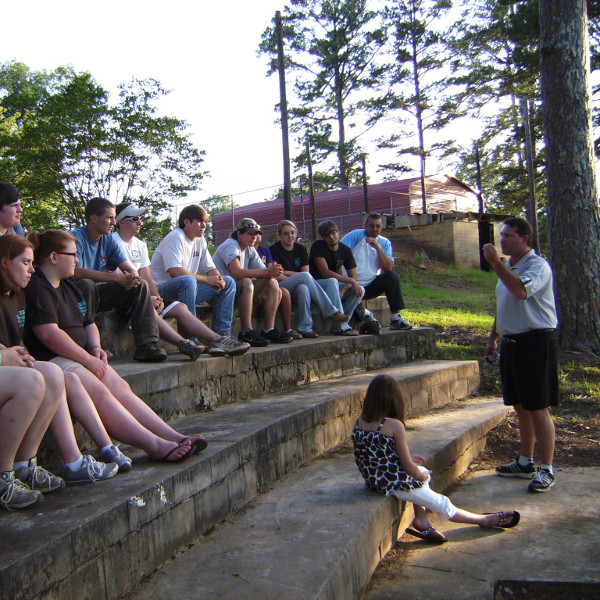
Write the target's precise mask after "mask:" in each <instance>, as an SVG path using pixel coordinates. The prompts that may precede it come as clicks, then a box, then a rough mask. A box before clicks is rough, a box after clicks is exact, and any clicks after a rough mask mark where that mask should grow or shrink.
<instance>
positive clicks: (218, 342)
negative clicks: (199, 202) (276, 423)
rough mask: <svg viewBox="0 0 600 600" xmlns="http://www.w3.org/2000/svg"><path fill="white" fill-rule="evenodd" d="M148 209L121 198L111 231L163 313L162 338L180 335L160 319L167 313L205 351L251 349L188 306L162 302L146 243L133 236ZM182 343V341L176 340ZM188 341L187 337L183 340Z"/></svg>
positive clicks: (234, 352) (230, 352)
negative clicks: (218, 330) (213, 328)
mask: <svg viewBox="0 0 600 600" xmlns="http://www.w3.org/2000/svg"><path fill="white" fill-rule="evenodd" d="M147 212H148V209H146V208H138V207H137V206H135V205H134V204H132V203H130V202H123V203H121V204H119V205H117V207H116V213H117V216H116V226H117V231H115V232H114V233H113V234H112V235H113V238H114V239H115V241H116V242H117V243H118V244H119V245H120V246H121V248H122V249H123V251H124V252H125V253H126V254H127V256H128V257H129V261H130V262H131V264H132V265H133V266H134V267H135V268H136V269H137V271H138V273H139V274H140V276H141V278H142V279H144V280H145V281H146V282H147V283H148V287H149V288H150V293H151V295H152V300H153V303H154V306H155V308H156V310H157V312H158V313H159V314H160V316H161V317H162V318H161V319H159V326H158V328H159V332H160V335H161V337H162V338H163V339H166V340H167V341H171V340H170V338H172V337H174V336H176V337H177V338H179V336H178V335H177V334H176V333H175V332H174V331H173V329H172V328H171V327H170V326H169V325H168V324H167V323H165V322H164V321H163V318H165V317H169V318H173V319H175V320H176V321H177V322H178V324H180V325H181V326H182V328H183V329H184V330H185V332H187V334H188V335H192V336H194V337H195V338H197V339H198V340H200V341H201V342H203V343H205V344H207V345H208V353H209V354H210V355H212V356H225V355H229V356H236V355H238V354H244V353H245V352H247V351H248V350H249V349H250V344H246V343H244V342H238V341H237V340H235V339H233V338H230V337H225V336H221V335H219V334H217V333H215V332H214V331H211V330H210V329H209V328H208V327H207V326H206V325H204V323H202V321H200V320H199V319H198V318H196V316H195V315H193V314H192V313H191V312H190V311H189V309H188V307H187V306H186V305H185V304H183V303H181V302H179V301H178V300H175V301H173V302H171V303H169V304H168V305H167V306H165V303H164V301H163V299H162V298H161V296H160V293H159V291H158V288H157V286H156V283H155V281H154V279H152V274H151V273H150V258H149V256H148V246H147V245H146V243H145V242H143V241H142V240H140V239H139V238H138V237H136V236H137V235H138V234H139V233H140V230H141V228H142V217H143V215H145V214H146V213H147ZM176 343H177V345H178V346H181V345H182V343H178V341H177V340H176ZM186 343H187V344H190V342H189V341H185V342H183V344H186Z"/></svg>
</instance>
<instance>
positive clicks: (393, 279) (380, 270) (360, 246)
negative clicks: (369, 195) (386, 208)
mask: <svg viewBox="0 0 600 600" xmlns="http://www.w3.org/2000/svg"><path fill="white" fill-rule="evenodd" d="M382 229H383V221H382V219H381V215H379V214H377V213H371V214H370V215H369V216H368V217H367V221H366V223H365V228H364V229H355V230H354V231H351V232H350V233H347V234H346V235H345V236H344V237H343V238H342V243H343V244H346V246H349V247H350V248H351V249H352V254H353V255H354V260H355V261H356V276H357V279H358V283H359V284H360V285H362V286H363V287H364V288H365V295H364V297H363V300H369V299H370V298H377V296H381V295H382V294H385V297H386V298H387V301H388V305H389V307H390V312H391V313H392V317H391V320H390V329H412V325H411V324H410V323H409V322H408V321H407V320H406V319H404V318H403V317H402V315H401V314H400V311H401V310H402V309H403V308H404V298H403V297H402V290H401V288H400V277H399V275H398V273H396V272H395V271H394V255H393V254H392V244H391V242H390V240H388V239H387V238H385V237H383V236H382V235H380V234H381V230H382ZM360 312H361V311H360V310H358V309H357V314H360ZM363 314H364V311H363Z"/></svg>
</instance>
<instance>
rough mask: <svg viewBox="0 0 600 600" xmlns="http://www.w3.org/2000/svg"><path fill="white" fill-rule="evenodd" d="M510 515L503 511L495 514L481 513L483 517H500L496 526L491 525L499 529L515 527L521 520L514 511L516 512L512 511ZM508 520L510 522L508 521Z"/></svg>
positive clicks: (519, 515)
mask: <svg viewBox="0 0 600 600" xmlns="http://www.w3.org/2000/svg"><path fill="white" fill-rule="evenodd" d="M511 512H512V515H507V514H506V513H505V512H504V511H500V512H495V513H483V514H484V515H498V516H499V517H500V520H499V521H498V523H497V524H496V525H492V528H493V527H500V528H501V529H510V528H511V527H515V526H516V525H518V524H519V521H520V520H521V514H520V513H519V512H518V511H516V510H512V511H511ZM509 519H510V521H509ZM480 527H483V525H480ZM484 529H491V528H489V527H488V528H485V527H484Z"/></svg>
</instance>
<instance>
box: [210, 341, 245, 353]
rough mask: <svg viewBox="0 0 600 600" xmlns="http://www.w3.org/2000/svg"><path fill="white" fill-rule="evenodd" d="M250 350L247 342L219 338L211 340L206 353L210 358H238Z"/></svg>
mask: <svg viewBox="0 0 600 600" xmlns="http://www.w3.org/2000/svg"><path fill="white" fill-rule="evenodd" d="M248 350H250V344H249V343H248V342H238V341H237V340H235V339H233V338H232V337H226V336H221V337H220V338H215V339H214V340H211V342H210V346H209V348H208V353H209V354H210V355H211V356H238V355H239V354H245V353H246V352H248Z"/></svg>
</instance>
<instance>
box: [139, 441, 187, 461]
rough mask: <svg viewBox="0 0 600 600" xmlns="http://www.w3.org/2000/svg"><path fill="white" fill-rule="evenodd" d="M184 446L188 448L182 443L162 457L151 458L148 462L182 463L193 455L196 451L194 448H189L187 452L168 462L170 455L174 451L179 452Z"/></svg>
mask: <svg viewBox="0 0 600 600" xmlns="http://www.w3.org/2000/svg"><path fill="white" fill-rule="evenodd" d="M184 446H185V447H188V445H187V444H184V443H180V444H177V446H175V447H174V448H171V449H170V450H169V451H168V452H167V453H166V454H165V455H164V456H161V457H160V458H152V457H151V458H150V461H152V462H168V463H177V462H181V461H184V460H186V459H188V458H189V457H190V456H193V455H194V453H195V452H196V449H195V448H194V446H189V452H186V453H185V454H184V455H183V456H180V457H179V458H175V459H171V460H169V457H170V456H171V454H173V452H175V451H176V450H179V449H180V448H183V447H184Z"/></svg>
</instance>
